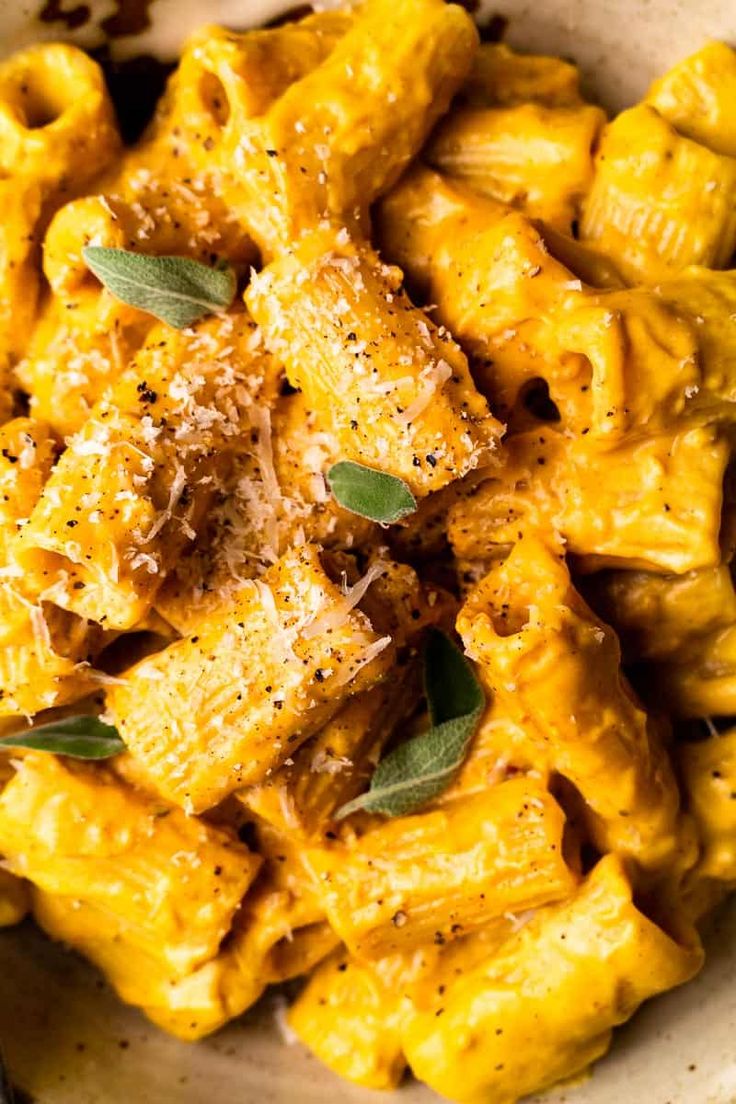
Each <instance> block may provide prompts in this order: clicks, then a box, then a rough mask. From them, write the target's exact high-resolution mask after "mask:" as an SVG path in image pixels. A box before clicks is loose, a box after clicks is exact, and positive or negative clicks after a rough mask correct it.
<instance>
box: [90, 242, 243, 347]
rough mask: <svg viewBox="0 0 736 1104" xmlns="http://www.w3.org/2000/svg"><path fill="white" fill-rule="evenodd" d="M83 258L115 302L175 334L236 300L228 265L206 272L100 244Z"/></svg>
mask: <svg viewBox="0 0 736 1104" xmlns="http://www.w3.org/2000/svg"><path fill="white" fill-rule="evenodd" d="M82 256H83V257H84V260H85V263H86V264H87V267H88V268H90V269H91V270H92V272H94V274H95V276H96V277H97V279H98V280H100V281H101V283H103V284H104V285H105V287H106V288H107V290H108V291H110V292H112V294H113V295H114V296H115V297H116V298H117V299H122V301H123V302H124V303H127V304H128V305H129V306H131V307H137V308H138V310H143V311H146V312H147V313H148V314H152V315H153V316H154V317H155V318H158V319H160V320H161V321H162V322H168V324H169V325H170V326H174V327H175V328H176V329H177V330H183V329H184V328H185V327H186V326H191V325H192V323H193V322H197V321H198V320H199V319H200V318H204V316H205V315H206V314H212V313H214V312H216V311H221V310H226V309H227V307H229V306H230V304H231V303H232V301H233V298H234V297H235V288H236V280H235V273H234V271H233V270H232V268H230V267H229V266H224V267H222V266H220V267H216V268H210V267H209V266H208V265H204V264H200V262H199V261H193V260H191V258H189V257H153V256H148V255H146V254H144V253H133V252H130V251H129V250H127V249H107V248H106V247H104V246H101V245H86V246H84V248H83V249H82Z"/></svg>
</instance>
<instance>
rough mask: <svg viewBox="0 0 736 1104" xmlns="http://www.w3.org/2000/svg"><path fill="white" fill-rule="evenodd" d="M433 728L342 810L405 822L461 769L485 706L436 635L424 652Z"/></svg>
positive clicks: (467, 669) (392, 758) (461, 664)
mask: <svg viewBox="0 0 736 1104" xmlns="http://www.w3.org/2000/svg"><path fill="white" fill-rule="evenodd" d="M424 684H425V688H426V694H427V704H428V706H429V714H430V720H431V722H432V724H431V727H430V728H429V729H428V731H427V732H422V733H420V735H419V736H414V737H413V738H412V739H411V740H407V741H406V743H403V744H399V746H398V747H396V748H394V750H393V751H392V752H390V753H389V754H388V755H387V756H386V757H385V758H384V759H382V760H381V762H380V763H379V764H378V767H377V768H376V770H375V772H374V774H373V777H372V779H371V784H370V788H369V789H368V791H367V793H364V794H361V795H360V796H359V797H356V798H355V799H354V800H353V801H349V802H348V803H347V804H346V805H343V806H342V807H341V808H340V809H338V810H337V813H336V814H335V819H336V820H342V819H343V817H346V816H349V815H350V813H355V812H358V810H360V809H362V810H364V811H365V812H370V813H383V814H384V815H385V816H390V817H395V816H406V815H407V814H408V813H413V812H416V811H417V809H420V808H421V807H422V806H423V805H426V804H427V802H428V801H431V800H432V798H434V797H437V796H438V794H441V793H442V792H443V790H445V789H446V788H447V787H448V786H449V784H450V783H451V782H452V779H453V777H454V776H455V774H456V773H457V771H458V769H459V768H460V767H461V766H462V763H463V760H464V759H465V756H466V754H467V751H468V748H469V746H470V741H471V740H472V737H473V734H474V732H475V729H476V727H477V725H478V721H479V720H480V717H481V714H482V712H483V708H484V705H485V697H484V694H483V689H482V687H481V685H480V683H479V682H478V680H477V678H476V677H475V674H474V672H473V669H472V667H471V666H470V664H469V663H468V661H467V660H466V659H465V657H464V655H463V654H462V652H461V651H460V649H459V648H457V647H456V645H455V644H453V642H452V641H451V640H450V639H449V637H447V636H445V634H444V633H441V632H439V631H438V630H433V631H432V632H431V633H430V634H429V635H428V638H427V641H426V644H425V648H424Z"/></svg>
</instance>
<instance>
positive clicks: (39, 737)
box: [0, 716, 125, 759]
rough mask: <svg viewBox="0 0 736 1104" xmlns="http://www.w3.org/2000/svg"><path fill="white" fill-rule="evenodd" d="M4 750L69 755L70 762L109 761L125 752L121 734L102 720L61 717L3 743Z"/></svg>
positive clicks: (10, 737) (0, 745) (86, 717)
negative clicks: (82, 760)
mask: <svg viewBox="0 0 736 1104" xmlns="http://www.w3.org/2000/svg"><path fill="white" fill-rule="evenodd" d="M5 748H31V749H32V750H33V751H50V752H53V753H54V755H68V756H69V758H71V759H110V758H111V757H112V756H113V755H119V754H120V752H121V751H125V744H124V743H123V741H122V739H121V737H120V735H119V733H118V730H117V729H116V728H115V727H114V725H109V724H105V722H104V721H101V720H100V718H99V717H88V716H85V717H62V718H60V719H59V720H58V721H51V722H50V723H49V724H45V725H39V726H38V728H30V729H29V730H28V731H27V732H19V733H18V734H17V735H16V736H5V737H4V738H3V739H1V740H0V750H2V749H5Z"/></svg>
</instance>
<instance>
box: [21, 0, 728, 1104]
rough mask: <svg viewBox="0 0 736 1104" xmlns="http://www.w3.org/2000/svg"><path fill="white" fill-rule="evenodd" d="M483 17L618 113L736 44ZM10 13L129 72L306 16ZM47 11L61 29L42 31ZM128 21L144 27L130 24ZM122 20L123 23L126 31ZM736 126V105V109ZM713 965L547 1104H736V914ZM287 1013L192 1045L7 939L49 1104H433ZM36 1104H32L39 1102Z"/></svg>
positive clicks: (706, 18)
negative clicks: (381, 1103)
mask: <svg viewBox="0 0 736 1104" xmlns="http://www.w3.org/2000/svg"><path fill="white" fill-rule="evenodd" d="M500 3H501V5H502V6H501V8H500V9H497V8H495V7H492V5H489V4H488V3H485V4H483V5H482V7H481V12H480V17H481V18H482V17H483V14H486V15H487V14H489V13H490V11H499V10H500V11H501V12H502V13H503V15H504V16H507V17H508V18H509V26H508V34H507V39H508V41H509V42H510V43H511V44H512V45H516V46H520V47H525V48H527V49H531V50H538V51H543V52H545V53H559V54H562V55H564V56H567V57H571V58H573V59H574V60H576V61H577V62H578V63H579V64H580V65H581V67H582V70H583V73H584V75H585V79H586V82H587V85H588V89H589V91H591V92H592V93H593V94H594V95H596V96H597V97H598V98H600V100H601V101H602V102H603V103H604V104H605V105H606V106H608V107H610V108H620V107H623V106H625V105H626V104H629V103H631V102H633V101H634V100H635V99H636V98H637V96H639V95H640V94H641V93H642V92H643V91H644V89H645V88H646V86H647V84H648V83H649V81H650V80H651V78H652V77H653V76H654V75H656V74H658V73H660V72H662V71H663V70H664V69H666V68H667V67H668V66H669V65H671V64H672V63H673V62H675V61H676V60H678V59H679V58H681V57H683V56H685V55H687V54H688V53H690V52H692V51H693V50H695V49H697V48H698V47H699V46H701V45H702V44H703V43H704V42H705V41H706V40H707V39H709V38H721V39H724V40H726V41H729V42H731V43H732V44H736V0H697V2H696V0H535V2H534V3H531V2H526V0H500ZM84 6H85V5H83V4H82V3H81V2H76V0H57V2H56V3H51V4H49V3H46V4H45V5H44V4H43V3H42V0H0V54H4V53H9V52H11V51H12V50H14V49H16V48H18V47H19V46H22V45H25V44H26V43H28V42H33V41H38V40H40V39H52V38H56V39H59V38H63V39H65V40H68V41H75V42H78V43H79V44H80V45H83V46H85V47H89V46H97V45H100V44H101V43H102V42H103V41H105V38H106V32H105V29H104V27H103V24H105V25H106V26H107V27H108V28H109V27H110V26H111V24H110V22H109V20H110V19H111V18H112V19H113V20H114V22H113V24H112V27H113V29H115V25H116V23H117V25H118V27H120V24H121V23H122V24H123V26H124V24H125V21H126V19H127V21H128V25H132V26H135V24H136V22H137V23H139V24H140V23H143V22H145V19H144V18H138V19H137V20H136V19H135V18H133V19H131V18H130V15H129V13H130V12H131V11H134V12H138V13H139V14H140V13H144V12H145V10H146V9H148V10H149V15H150V26H148V27H145V28H144V29H143V30H142V32H141V33H137V34H123V35H122V36H117V37H115V38H113V39H112V40H111V42H110V45H111V50H112V53H113V56H114V57H118V58H126V57H131V56H135V55H137V54H139V53H141V52H148V53H153V54H157V55H159V56H161V57H165V58H170V57H173V56H175V55H176V52H177V50H178V48H179V46H180V44H181V42H182V40H183V38H184V37H185V36H186V35H187V34H188V33H189V32H190V31H192V30H193V29H194V28H195V27H197V26H198V25H200V24H201V23H205V22H209V23H211V22H217V21H219V22H222V23H224V24H227V25H230V26H233V27H236V28H242V27H245V26H250V25H256V24H258V23H260V22H263V21H265V20H267V19H269V18H272V17H273V16H275V15H276V14H278V13H279V12H280V11H282V10H284V9H285V8H288V7H289V6H291V5H290V4H289V3H288V0H287V2H284V0H153V2H150V0H149V2H148V3H146V2H142V0H135V2H131V0H124V2H122V3H121V2H120V0H117V2H114V0H91V3H90V2H89V0H88V4H87V5H86V6H87V7H88V8H89V9H90V10H91V18H90V19H88V20H86V21H85V22H84V23H83V24H82V25H81V26H78V27H69V26H68V24H69V23H74V21H75V19H74V16H73V12H74V11H77V10H79V9H80V8H82V7H84ZM43 8H46V9H50V10H52V11H53V10H55V9H60V13H61V14H60V16H59V18H58V19H57V20H56V21H54V22H52V23H43V22H40V21H39V20H38V19H37V18H35V16H36V14H37V13H38V11H39V10H42V9H43ZM120 9H122V11H123V12H124V13H125V12H126V11H127V12H128V15H127V16H126V17H125V19H121V15H120ZM116 16H117V18H116ZM734 109H735V110H736V105H734ZM711 927H712V930H711V932H710V934H709V937H708V939H707V944H708V950H709V957H708V960H707V963H706V966H705V969H704V971H703V973H702V974H701V975H700V977H699V978H698V979H697V980H696V981H695V982H693V983H692V984H691V985H688V986H686V987H684V988H683V989H680V990H677V991H676V992H674V993H671V994H669V995H667V996H666V997H663V998H660V999H659V1000H656V1001H653V1002H651V1003H650V1004H649V1005H647V1006H646V1007H645V1008H644V1009H643V1010H642V1011H641V1012H640V1013H639V1014H638V1015H637V1016H636V1017H634V1019H633V1021H632V1022H631V1023H630V1024H629V1025H627V1026H626V1027H625V1028H623V1029H621V1030H620V1031H619V1032H618V1034H617V1036H616V1042H615V1044H614V1047H613V1050H612V1052H611V1054H610V1055H609V1056H608V1057H607V1058H606V1059H604V1060H603V1061H602V1062H600V1063H599V1065H598V1067H597V1069H596V1071H595V1075H594V1077H593V1078H592V1079H587V1080H585V1081H583V1082H582V1083H580V1084H578V1085H576V1086H574V1087H573V1086H570V1087H567V1088H564V1089H558V1090H554V1091H552V1092H551V1093H549V1094H547V1095H545V1097H544V1098H543V1099H544V1101H545V1104H563V1102H568V1104H736V904H733V905H731V906H727V907H726V908H725V909H724V910H722V911H721V913H720V914H719V916H718V917H717V918H716V919H715V921H714V922H713V924H712V925H711ZM283 1004H284V1002H283V998H281V997H278V996H276V997H266V998H265V999H264V1000H263V1001H262V1002H261V1003H260V1005H259V1006H258V1007H257V1008H256V1009H254V1010H253V1011H252V1012H251V1013H249V1014H248V1015H247V1016H245V1017H243V1018H242V1019H241V1020H240V1021H239V1022H237V1023H235V1024H231V1025H230V1026H229V1027H227V1028H226V1029H225V1030H223V1031H221V1032H219V1033H218V1034H217V1035H215V1036H214V1037H213V1038H210V1039H208V1040H206V1041H204V1042H202V1043H197V1044H188V1043H180V1042H177V1041H176V1040H175V1039H171V1038H169V1037H167V1036H166V1035H164V1034H162V1033H161V1032H159V1031H157V1030H156V1029H155V1028H154V1027H152V1026H151V1025H150V1024H149V1023H148V1022H147V1021H146V1020H145V1019H144V1018H143V1016H142V1015H140V1014H139V1013H138V1012H135V1011H133V1010H131V1009H129V1008H126V1007H124V1006H123V1005H121V1004H120V1002H119V1001H118V1000H117V999H116V998H115V997H114V995H113V994H112V993H111V992H110V991H109V989H108V988H107V987H106V986H105V985H104V983H103V982H102V981H101V980H100V978H99V975H98V974H97V973H96V972H95V971H94V970H93V969H92V968H91V967H89V966H87V965H86V964H85V963H82V962H81V961H80V960H79V959H77V958H76V957H75V956H73V955H68V954H65V953H63V952H62V951H60V950H59V949H58V948H56V947H53V946H51V945H50V944H49V943H48V942H47V941H46V940H45V939H44V938H43V937H42V936H41V935H39V934H38V933H37V932H35V931H34V930H33V928H32V927H30V926H28V925H24V926H23V927H22V928H21V929H19V930H11V931H6V932H0V1039H2V1041H3V1045H4V1048H5V1052H6V1058H7V1061H8V1065H9V1067H10V1069H11V1072H12V1075H13V1078H14V1080H15V1081H16V1082H17V1084H18V1085H19V1086H20V1087H21V1088H22V1089H23V1090H24V1091H25V1092H27V1093H28V1096H29V1098H30V1100H32V1101H34V1102H36V1104H332V1102H333V1101H334V1102H340V1104H370V1102H371V1101H373V1102H375V1101H377V1100H381V1099H383V1100H386V1101H388V1100H389V1099H390V1100H391V1101H392V1102H393V1101H395V1102H396V1104H431V1102H432V1101H434V1100H436V1099H437V1098H436V1097H435V1096H433V1094H432V1093H430V1092H429V1091H428V1090H426V1089H424V1088H422V1087H420V1086H418V1085H416V1084H413V1083H409V1084H408V1085H407V1086H406V1087H404V1088H402V1089H401V1090H400V1091H399V1092H398V1093H396V1094H392V1095H391V1096H390V1097H387V1096H385V1095H384V1096H379V1095H378V1094H377V1093H373V1092H368V1091H366V1090H363V1089H359V1088H356V1087H353V1086H350V1085H347V1084H345V1083H343V1082H341V1081H339V1080H338V1079H337V1078H335V1077H334V1076H333V1075H332V1074H331V1073H329V1072H328V1071H327V1070H325V1069H323V1068H322V1067H321V1066H320V1065H319V1064H318V1063H317V1062H316V1061H315V1060H314V1059H313V1058H312V1057H311V1056H310V1055H308V1054H307V1053H306V1052H305V1051H304V1050H303V1049H302V1047H301V1046H299V1044H292V1045H289V1044H288V1040H287V1039H285V1038H284V1037H283V1034H284V1033H283V1030H280V1029H279V1024H280V1023H282V1022H283V1016H282V1013H283ZM24 1104H25V1102H24Z"/></svg>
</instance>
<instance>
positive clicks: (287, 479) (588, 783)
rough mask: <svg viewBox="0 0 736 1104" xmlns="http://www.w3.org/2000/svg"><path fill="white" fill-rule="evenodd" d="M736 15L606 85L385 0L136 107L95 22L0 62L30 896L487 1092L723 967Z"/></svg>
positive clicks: (320, 1026)
mask: <svg viewBox="0 0 736 1104" xmlns="http://www.w3.org/2000/svg"><path fill="white" fill-rule="evenodd" d="M735 58H736V55H735V54H734V52H733V51H732V50H731V49H730V48H729V47H727V46H725V45H723V44H718V43H711V44H707V45H705V46H704V47H703V48H702V49H701V50H699V51H698V52H697V53H696V54H694V55H693V57H691V58H689V59H685V60H684V61H681V62H679V63H677V64H676V65H675V67H674V68H673V69H672V70H671V71H670V72H669V73H668V74H665V75H664V76H663V77H661V78H660V79H659V80H657V81H655V83H654V84H653V85H652V87H651V88H650V90H649V92H648V93H647V95H646V97H645V99H644V100H643V101H642V103H640V104H638V105H635V106H633V107H631V108H630V109H628V110H627V111H624V112H623V113H621V114H620V115H618V116H617V117H615V118H613V119H611V120H609V119H608V118H607V116H606V113H605V112H604V110H603V109H602V108H601V107H599V106H597V105H594V104H592V103H590V102H588V101H587V99H586V97H585V95H584V93H583V92H582V91H581V85H580V80H579V74H578V71H577V68H576V67H575V65H574V64H573V63H572V62H570V61H566V60H562V59H559V58H553V57H545V56H536V55H528V54H521V53H518V52H516V51H514V50H512V49H510V48H509V47H507V46H506V45H504V44H502V43H483V44H482V45H480V44H479V35H478V31H477V28H476V27H475V26H474V23H473V21H472V19H471V17H470V15H469V14H468V13H467V12H466V11H464V10H463V9H462V8H460V7H459V6H457V5H455V4H446V3H444V0H365V3H364V4H362V5H361V6H358V7H354V8H350V9H349V10H327V11H320V12H315V13H311V14H308V15H306V16H305V17H303V18H298V17H294V18H292V19H287V20H285V21H283V22H281V23H279V24H278V25H274V26H269V27H266V28H263V29H257V30H252V31H246V32H242V33H239V32H238V33H236V32H234V31H231V30H227V29H225V28H222V27H217V26H206V27H203V28H201V29H200V30H199V31H197V33H196V34H195V35H194V36H193V37H192V39H191V40H190V41H189V42H188V43H187V44H186V46H185V47H184V51H183V54H182V57H181V60H180V62H179V64H178V66H177V67H176V68H175V70H174V72H173V73H172V74H171V76H170V78H169V80H168V82H167V85H166V89H165V91H164V94H163V96H162V97H161V100H160V102H159V104H158V105H157V106H156V108H155V111H154V112H153V115H152V118H151V121H150V123H149V125H148V126H147V128H146V129H145V130H144V132H143V134H142V136H141V137H140V138H139V139H137V140H136V141H135V142H133V143H132V144H129V145H127V146H125V147H123V145H122V143H121V140H120V137H119V135H118V132H117V128H116V124H115V120H114V111H113V107H112V104H111V101H110V98H109V96H108V93H107V90H106V87H105V82H104V78H103V75H102V73H101V71H100V69H99V67H98V66H97V64H96V63H95V62H94V61H92V60H91V59H90V58H88V57H87V56H86V55H84V54H83V53H81V52H80V51H78V50H76V49H73V48H71V47H67V46H60V45H54V44H49V45H43V46H38V47H33V48H31V49H30V50H26V51H22V52H21V53H19V54H17V55H15V56H14V57H12V58H10V59H9V60H8V61H5V62H3V63H2V65H0V138H2V139H3V141H2V142H1V143H0V147H1V148H0V199H2V202H3V210H4V219H3V226H2V229H0V289H1V290H0V926H4V925H9V924H13V923H17V922H19V921H20V920H21V919H23V917H24V916H25V915H26V913H27V912H29V911H30V912H31V913H32V915H33V917H34V919H35V921H36V922H37V923H38V925H39V926H40V927H41V928H42V929H43V930H44V931H45V932H46V933H47V934H48V935H49V936H50V937H51V938H52V939H55V940H57V941H60V942H62V943H64V944H66V945H68V946H69V947H71V948H73V949H75V950H77V951H79V952H81V953H82V954H84V955H85V956H86V957H88V958H89V959H90V960H91V961H92V962H93V963H94V964H95V965H96V966H97V967H98V968H99V969H100V970H102V972H103V973H104V974H105V975H106V977H107V978H108V979H109V981H110V983H111V985H112V987H113V989H114V990H115V992H116V993H117V994H118V996H119V997H120V999H121V1000H123V1001H125V1002H127V1003H128V1004H130V1005H132V1006H134V1007H135V1008H136V1009H138V1010H140V1011H141V1012H142V1013H143V1014H144V1015H145V1016H146V1017H148V1019H149V1020H150V1021H152V1022H153V1023H154V1024H156V1025H157V1026H159V1027H160V1028H162V1029H163V1030H165V1031H167V1032H169V1033H170V1034H172V1035H174V1036H175V1037H177V1038H178V1039H182V1040H188V1041H192V1042H193V1041H195V1040H198V1039H201V1038H203V1037H205V1036H207V1035H209V1034H211V1033H212V1032H215V1031H217V1030H218V1029H219V1028H220V1027H222V1026H223V1025H224V1024H226V1023H227V1022H228V1021H229V1020H231V1019H233V1018H235V1017H238V1016H240V1015H241V1014H242V1013H243V1012H245V1011H246V1010H247V1009H248V1008H250V1007H251V1006H252V1005H253V1004H254V1003H255V1002H256V1001H258V999H259V998H260V997H261V995H262V994H263V993H264V992H265V991H266V990H267V989H268V988H269V987H270V986H278V985H281V984H282V983H284V982H287V981H288V982H291V983H296V984H294V985H293V987H292V986H290V987H289V988H288V989H287V990H286V992H287V993H288V1000H290V1001H291V1007H290V1008H289V1010H288V1012H287V1014H286V1015H287V1022H288V1028H289V1029H290V1030H291V1031H293V1032H295V1033H296V1035H297V1037H298V1038H299V1039H300V1040H301V1041H302V1043H304V1044H305V1045H306V1046H307V1047H308V1048H309V1049H310V1050H311V1051H312V1052H313V1053H314V1054H315V1055H316V1057H318V1058H319V1059H320V1061H322V1062H323V1063H324V1064H325V1065H326V1066H328V1067H329V1068H330V1069H331V1070H333V1071H334V1072H335V1073H337V1074H338V1075H340V1076H342V1077H343V1078H346V1079H347V1080H350V1081H353V1082H355V1083H357V1084H359V1085H363V1086H365V1087H367V1088H370V1089H395V1088H397V1087H398V1086H399V1085H400V1082H401V1081H402V1079H403V1078H404V1076H405V1074H406V1073H407V1071H411V1072H412V1073H413V1074H414V1075H415V1076H417V1077H420V1078H421V1079H423V1080H424V1081H425V1082H426V1083H427V1084H428V1085H429V1086H430V1087H431V1088H433V1089H435V1090H436V1091H437V1092H439V1093H441V1094H443V1095H445V1096H448V1097H449V1098H451V1099H453V1100H456V1101H463V1102H467V1104H514V1102H515V1101H517V1100H518V1099H519V1097H520V1096H523V1095H526V1094H529V1093H536V1092H538V1091H539V1090H542V1089H544V1088H546V1087H548V1086H550V1085H551V1084H553V1083H556V1082H558V1081H566V1080H568V1079H570V1078H571V1077H577V1076H579V1075H580V1074H582V1073H583V1072H584V1070H585V1069H586V1068H587V1067H588V1066H589V1065H590V1064H591V1063H593V1062H594V1061H596V1060H597V1059H598V1058H599V1057H600V1056H601V1055H603V1054H604V1053H605V1051H606V1050H607V1048H608V1046H609V1042H610V1039H611V1033H612V1029H613V1028H614V1027H616V1026H617V1025H618V1024H619V1023H621V1022H623V1021H624V1020H626V1019H628V1017H629V1016H631V1015H632V1013H633V1012H634V1011H635V1009H636V1008H637V1007H638V1006H639V1004H641V1002H642V1001H644V1000H646V999H648V998H649V997H651V996H654V995H655V994H657V993H659V992H662V991H663V990H666V989H669V988H672V987H673V986H675V985H679V984H681V983H682V982H685V981H687V980H688V979H689V978H690V977H692V976H693V975H694V974H695V973H696V972H697V970H698V969H699V967H700V965H701V963H702V960H703V951H702V948H701V945H700V941H699V937H698V934H697V931H696V930H695V928H694V927H693V924H694V922H695V921H699V920H700V919H701V918H702V917H703V916H705V914H706V913H707V912H708V910H709V909H710V908H712V907H713V905H714V904H715V903H717V902H718V901H719V900H721V899H722V898H723V896H724V895H725V894H726V893H727V892H728V891H729V890H730V889H731V888H732V887H734V886H736V811H735V810H736V806H734V804H733V802H734V796H735V795H736V766H735V764H736V751H734V732H733V729H732V726H731V722H730V721H729V720H728V716H729V715H732V714H735V713H736V591H735V590H734V583H733V570H734V555H735V554H736V536H735V529H734V518H735V517H736V511H735V510H734V487H733V461H734V434H733V423H734V416H733V412H734V409H735V408H734V401H735V400H736V341H735V340H734V337H733V319H734V316H735V314H736V272H734V270H733V269H730V268H729V266H730V265H731V263H732V255H733V252H734V247H735V246H736V209H735V200H736V168H735V166H736V145H735V144H734V141H735V139H734V128H733V124H732V120H731V116H730V108H731V100H732V99H733V90H734V80H735V79H736V77H735V74H736V61H735V60H734V59H735ZM72 178H73V179H72ZM286 1000H287V997H286V996H285V995H284V994H283V993H282V994H280V995H279V1001H280V1002H281V1003H282V1004H283V1003H284V1002H285V1001H286ZM326 1091H327V1090H326ZM336 1091H338V1092H339V1090H336Z"/></svg>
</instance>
